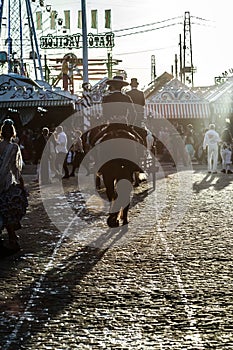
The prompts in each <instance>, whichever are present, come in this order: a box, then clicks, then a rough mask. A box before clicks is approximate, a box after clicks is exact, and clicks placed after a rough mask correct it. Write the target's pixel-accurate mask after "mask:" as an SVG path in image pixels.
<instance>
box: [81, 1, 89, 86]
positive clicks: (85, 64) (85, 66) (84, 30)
mask: <svg viewBox="0 0 233 350" xmlns="http://www.w3.org/2000/svg"><path fill="white" fill-rule="evenodd" d="M82 36H83V83H88V82H89V78H88V50H87V16H86V0H82Z"/></svg>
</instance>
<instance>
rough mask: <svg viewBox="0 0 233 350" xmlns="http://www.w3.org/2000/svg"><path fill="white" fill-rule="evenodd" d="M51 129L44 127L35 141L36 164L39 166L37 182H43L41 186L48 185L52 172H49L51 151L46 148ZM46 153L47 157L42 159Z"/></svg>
mask: <svg viewBox="0 0 233 350" xmlns="http://www.w3.org/2000/svg"><path fill="white" fill-rule="evenodd" d="M49 136H50V133H49V128H47V127H44V128H43V129H42V132H41V134H40V135H39V137H38V138H37V139H36V140H35V143H34V149H35V164H36V165H37V177H36V179H35V181H36V182H37V181H39V179H40V181H41V185H47V184H49V183H50V182H51V181H50V171H49V150H48V147H46V145H47V142H48V140H49ZM44 151H45V152H46V154H45V157H43V162H42V161H41V159H42V154H43V152H44Z"/></svg>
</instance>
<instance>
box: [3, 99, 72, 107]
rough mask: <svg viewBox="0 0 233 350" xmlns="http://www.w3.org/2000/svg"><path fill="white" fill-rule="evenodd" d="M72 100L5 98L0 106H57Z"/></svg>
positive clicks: (70, 103) (69, 103)
mask: <svg viewBox="0 0 233 350" xmlns="http://www.w3.org/2000/svg"><path fill="white" fill-rule="evenodd" d="M72 104H73V101H72V100H68V99H67V100H65V99H63V100H24V101H20V100H12V101H9V100H6V101H0V108H24V107H55V106H56V107H58V106H69V105H72Z"/></svg>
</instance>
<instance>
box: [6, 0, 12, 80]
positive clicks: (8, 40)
mask: <svg viewBox="0 0 233 350" xmlns="http://www.w3.org/2000/svg"><path fill="white" fill-rule="evenodd" d="M10 18H11V1H10V0H8V38H7V44H8V52H7V63H8V73H11V72H12V61H11V60H12V39H11V20H10Z"/></svg>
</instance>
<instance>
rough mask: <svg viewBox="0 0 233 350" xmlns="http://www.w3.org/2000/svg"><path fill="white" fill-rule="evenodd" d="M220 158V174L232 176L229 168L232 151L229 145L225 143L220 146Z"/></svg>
mask: <svg viewBox="0 0 233 350" xmlns="http://www.w3.org/2000/svg"><path fill="white" fill-rule="evenodd" d="M220 153H221V158H222V170H221V172H222V173H225V174H232V173H233V172H232V170H231V169H230V168H231V164H232V161H231V157H232V149H231V145H230V144H227V143H226V142H223V144H222V146H221V151H220Z"/></svg>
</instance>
